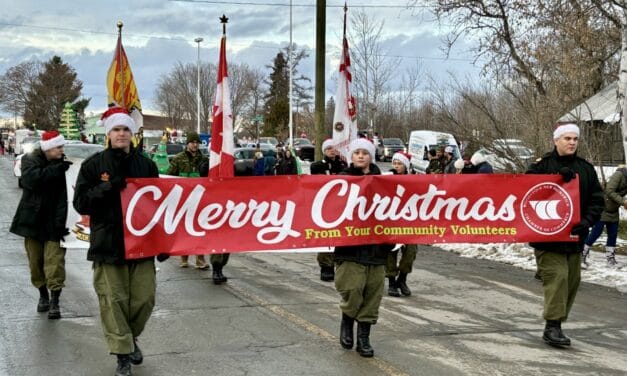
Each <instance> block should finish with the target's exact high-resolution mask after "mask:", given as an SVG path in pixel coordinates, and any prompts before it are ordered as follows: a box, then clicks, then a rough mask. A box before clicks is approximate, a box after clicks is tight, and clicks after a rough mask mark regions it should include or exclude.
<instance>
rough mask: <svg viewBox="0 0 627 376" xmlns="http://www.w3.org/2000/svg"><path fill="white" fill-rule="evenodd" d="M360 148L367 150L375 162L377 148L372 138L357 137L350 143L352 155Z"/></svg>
mask: <svg viewBox="0 0 627 376" xmlns="http://www.w3.org/2000/svg"><path fill="white" fill-rule="evenodd" d="M358 149H363V150H365V151H367V152H368V154H370V158H372V161H373V162H374V158H375V154H376V150H375V147H374V144H373V143H372V142H371V141H370V140H368V139H367V138H356V139H354V140H353V141H351V143H350V144H349V145H348V150H349V153H350V155H351V156H352V155H353V153H354V152H355V151H356V150H358Z"/></svg>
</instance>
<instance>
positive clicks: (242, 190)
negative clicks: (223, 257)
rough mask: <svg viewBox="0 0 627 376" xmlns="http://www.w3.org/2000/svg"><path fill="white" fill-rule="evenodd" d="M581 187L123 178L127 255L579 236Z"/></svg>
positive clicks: (516, 179) (496, 177)
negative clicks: (576, 230)
mask: <svg viewBox="0 0 627 376" xmlns="http://www.w3.org/2000/svg"><path fill="white" fill-rule="evenodd" d="M578 187H579V185H578V181H577V180H573V181H571V182H569V183H563V181H562V178H561V177H560V176H559V175H505V174H493V175H483V174H478V175H437V174H436V175H400V176H399V175H383V176H381V175H379V176H339V177H338V176H327V175H303V176H264V177H236V178H227V179H212V178H173V179H129V180H128V185H127V188H126V189H124V190H123V191H122V206H123V211H124V231H125V238H124V240H125V244H126V256H127V258H129V259H132V258H139V257H147V256H151V255H156V254H159V253H169V254H171V255H182V254H185V255H189V254H209V253H216V252H217V253H221V252H229V253H232V252H242V251H259V250H290V249H294V248H308V247H320V246H339V245H357V244H368V243H370V244H375V243H403V244H435V243H514V242H529V241H575V240H577V239H576V237H572V236H570V234H569V233H570V229H571V227H572V225H573V224H574V223H577V222H579V189H578Z"/></svg>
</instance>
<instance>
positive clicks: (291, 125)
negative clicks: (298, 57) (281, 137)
mask: <svg viewBox="0 0 627 376" xmlns="http://www.w3.org/2000/svg"><path fill="white" fill-rule="evenodd" d="M292 55H293V52H292V0H290V44H289V46H288V47H287V62H288V69H289V74H290V75H289V85H290V87H289V94H288V97H289V98H288V99H289V106H288V107H289V111H290V116H289V118H288V119H289V120H288V122H289V124H288V128H289V132H290V138H289V146H290V149H292V147H293V144H294V143H293V141H292V140H293V139H294V119H293V113H292Z"/></svg>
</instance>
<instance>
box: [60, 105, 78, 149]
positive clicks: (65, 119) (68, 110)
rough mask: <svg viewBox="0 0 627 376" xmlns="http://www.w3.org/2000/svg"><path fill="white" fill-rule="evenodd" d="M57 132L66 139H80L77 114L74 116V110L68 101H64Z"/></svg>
mask: <svg viewBox="0 0 627 376" xmlns="http://www.w3.org/2000/svg"><path fill="white" fill-rule="evenodd" d="M59 133H61V134H62V135H63V137H65V139H66V140H80V139H81V131H80V126H79V122H78V116H76V111H74V109H73V108H72V105H71V104H70V103H66V104H65V106H64V107H63V111H62V112H61V119H60V123H59Z"/></svg>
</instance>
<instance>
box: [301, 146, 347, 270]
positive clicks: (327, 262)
mask: <svg viewBox="0 0 627 376" xmlns="http://www.w3.org/2000/svg"><path fill="white" fill-rule="evenodd" d="M322 153H323V154H324V157H323V158H322V160H321V161H316V162H314V163H312V164H311V166H309V171H310V172H311V174H312V175H337V174H339V173H340V172H342V171H343V170H344V169H345V168H346V167H347V164H346V162H344V161H343V160H342V158H340V156H339V155H338V153H337V150H336V149H335V145H333V140H332V139H327V140H325V141H324V142H323V143H322ZM317 260H318V265H320V279H321V280H322V281H326V282H331V281H333V279H334V278H335V264H334V261H333V253H331V252H321V253H318V256H317Z"/></svg>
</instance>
